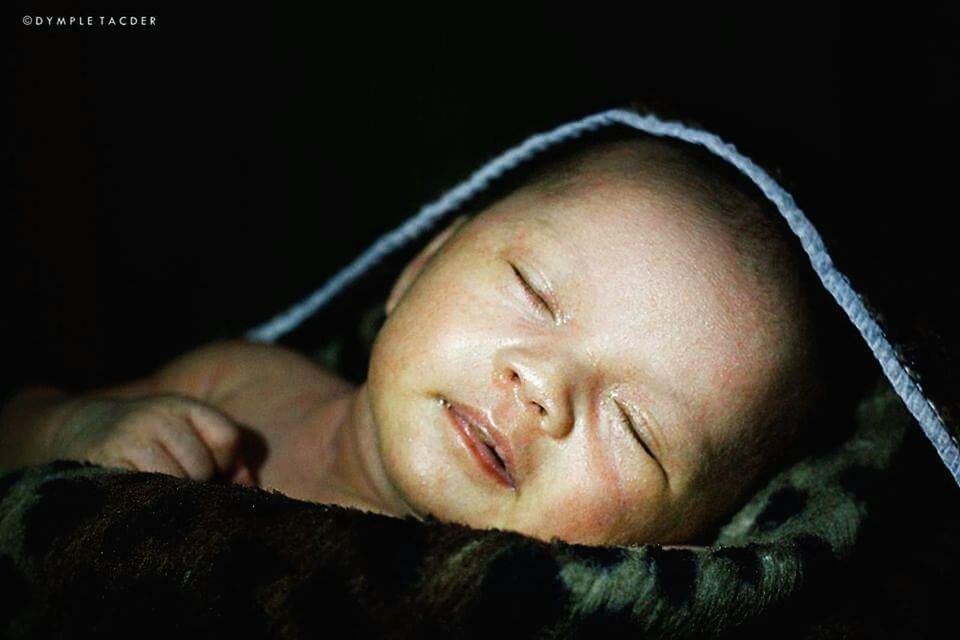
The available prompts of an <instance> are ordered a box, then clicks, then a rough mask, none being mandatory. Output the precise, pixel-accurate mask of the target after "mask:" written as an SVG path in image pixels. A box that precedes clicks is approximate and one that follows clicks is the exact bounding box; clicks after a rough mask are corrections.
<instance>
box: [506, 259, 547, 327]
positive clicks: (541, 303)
mask: <svg viewBox="0 0 960 640" xmlns="http://www.w3.org/2000/svg"><path fill="white" fill-rule="evenodd" d="M510 268H511V269H513V273H514V274H516V276H517V279H518V280H519V281H520V284H522V285H523V288H524V289H525V290H526V291H527V293H528V294H529V295H530V296H531V297H532V298H533V299H534V301H535V302H536V304H537V305H538V306H540V307H542V308H543V309H545V310H546V311H547V312H548V313H550V314H551V315H552V314H553V310H552V309H551V308H550V305H549V304H547V301H546V300H544V299H543V296H541V295H540V294H539V293H537V291H536V289H534V288H533V287H532V286H531V285H530V281H529V280H527V279H526V278H525V277H524V275H523V274H522V273H521V272H520V270H519V269H517V267H516V265H514V264H513V263H512V262H511V263H510Z"/></svg>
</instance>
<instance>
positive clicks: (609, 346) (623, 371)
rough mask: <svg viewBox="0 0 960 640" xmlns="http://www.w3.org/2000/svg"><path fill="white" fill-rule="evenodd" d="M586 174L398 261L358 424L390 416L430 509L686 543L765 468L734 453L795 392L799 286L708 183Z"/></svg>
mask: <svg viewBox="0 0 960 640" xmlns="http://www.w3.org/2000/svg"><path fill="white" fill-rule="evenodd" d="M589 180H590V184H589V185H588V186H589V188H586V189H583V190H582V191H581V193H580V194H579V195H577V196H576V197H571V198H567V199H564V200H557V199H546V198H544V197H543V196H542V195H539V194H536V193H533V192H528V191H524V190H521V191H518V192H515V193H513V194H512V195H511V196H509V197H507V198H506V199H504V200H501V201H500V202H497V203H496V204H495V205H493V206H492V207H491V208H489V209H488V210H486V211H484V212H482V214H480V215H478V216H477V217H475V218H473V219H471V220H469V221H466V220H463V219H461V220H458V221H456V222H455V223H454V224H453V225H452V226H451V227H450V228H448V229H447V230H446V231H445V233H444V234H441V235H440V236H438V237H437V238H436V239H435V240H434V242H433V243H431V245H430V246H428V247H427V248H426V249H425V250H424V251H423V253H421V255H420V256H418V258H417V259H416V260H414V261H413V262H412V263H411V264H410V265H409V266H408V267H407V269H406V270H405V272H404V273H403V274H402V276H401V277H400V278H399V280H398V282H397V285H396V287H395V289H394V291H393V294H392V295H391V297H390V300H389V302H388V318H387V321H386V324H385V325H384V327H383V328H382V330H381V333H380V334H379V336H378V338H377V341H376V343H375V345H374V351H373V355H372V358H371V361H370V369H369V378H368V380H367V383H366V384H365V385H363V386H362V387H361V388H360V390H359V396H358V402H357V405H356V412H355V419H356V420H357V421H359V423H360V424H359V425H355V426H358V427H359V428H360V429H361V431H367V432H373V433H376V434H377V441H376V443H375V444H376V446H377V453H378V457H379V458H380V460H381V462H382V472H383V474H384V475H385V477H386V478H387V479H388V481H389V484H390V486H391V491H393V492H395V495H396V496H399V497H400V499H401V500H402V502H403V503H405V504H406V505H407V506H408V507H409V508H410V509H411V510H412V511H413V512H414V513H416V514H417V515H421V516H422V515H424V514H427V513H429V514H432V515H433V516H435V517H437V518H439V519H442V520H453V521H459V522H463V523H466V524H469V525H471V526H476V527H498V528H503V529H512V530H516V531H520V532H523V533H526V534H528V535H532V536H534V537H538V538H541V539H545V540H548V539H550V538H551V537H554V536H556V537H559V538H561V539H564V540H568V541H572V542H581V543H586V544H610V543H626V542H637V541H642V542H660V543H682V542H690V541H691V540H693V539H695V538H697V536H699V535H701V534H702V533H703V532H704V528H705V527H706V526H708V524H712V523H714V522H715V521H716V519H717V518H718V517H719V516H720V515H721V514H724V513H725V512H726V511H727V510H728V509H729V508H730V507H731V506H732V505H733V504H735V503H736V501H737V500H738V499H739V498H740V497H741V496H742V495H743V491H744V489H745V488H746V487H747V485H748V484H749V481H750V480H751V479H752V475H751V474H750V473H747V472H745V471H744V472H738V470H737V465H736V463H735V455H736V452H737V451H738V448H739V444H738V443H739V442H741V441H743V442H746V441H748V440H749V439H750V437H751V435H750V433H749V432H750V430H752V429H756V428H758V425H760V424H763V423H764V422H765V421H767V420H769V419H771V416H773V415H774V413H775V412H776V410H777V408H778V407H782V406H783V405H782V403H783V396H784V393H785V388H787V387H789V384H787V383H786V382H785V381H786V380H788V378H789V375H788V372H789V368H790V367H789V365H788V363H789V362H790V359H791V357H792V356H793V355H794V354H793V352H792V346H791V345H795V344H796V343H797V342H798V338H797V335H796V333H797V330H796V327H795V326H794V325H793V323H791V322H788V321H785V320H784V319H783V318H782V317H780V316H782V315H783V311H782V310H783V309H785V308H790V307H789V300H787V299H786V298H782V299H778V296H777V294H776V290H775V289H771V288H770V287H761V285H760V284H758V282H757V280H756V278H755V277H754V276H752V275H751V274H750V273H748V272H747V270H745V269H744V268H743V267H742V265H741V264H740V262H739V259H738V256H737V252H736V250H735V249H734V247H733V244H732V240H731V238H730V237H729V234H727V233H725V232H724V231H723V230H722V229H721V228H719V227H718V226H717V225H711V224H705V223H704V222H703V219H702V216H700V215H698V214H697V213H696V212H695V211H694V210H693V208H694V207H696V206H697V205H696V204H695V203H693V202H690V201H687V200H685V199H683V198H680V197H677V196H676V195H675V194H674V195H670V192H669V191H668V190H658V189H656V188H653V186H652V185H651V186H650V187H649V188H647V187H644V186H643V185H642V184H626V183H625V182H624V181H622V180H617V179H615V178H613V177H611V176H609V175H604V174H603V172H596V173H593V174H591V176H590V178H589ZM515 268H516V270H518V271H520V272H521V273H522V274H523V275H524V276H525V278H526V279H527V280H528V282H529V285H530V288H531V289H532V291H530V290H528V288H527V287H526V286H525V285H524V284H523V283H522V282H521V280H520V278H518V276H517V274H516V272H515ZM541 299H542V301H541ZM441 399H444V400H448V401H452V402H454V403H459V404H461V405H467V406H469V407H473V408H474V409H475V410H477V411H478V412H480V413H481V414H483V415H484V416H485V417H486V418H487V420H489V421H490V422H491V423H492V424H493V425H495V427H496V428H497V429H499V430H500V431H501V432H502V434H503V435H504V436H505V438H506V439H507V440H508V441H509V446H510V448H511V450H512V453H513V458H514V460H513V463H514V468H513V474H514V479H515V487H509V486H504V485H503V484H499V483H497V482H496V481H495V480H494V479H493V478H491V477H490V476H489V475H487V474H485V473H484V472H483V471H482V470H481V468H480V465H479V464H478V463H477V461H476V460H475V459H474V458H473V457H471V456H470V454H469V453H468V452H467V450H466V448H465V447H464V446H463V445H462V444H461V442H460V440H459V439H458V437H457V434H456V431H455V429H454V428H453V426H452V423H451V421H450V419H449V417H448V415H447V411H446V409H445V408H444V406H443V404H442V403H441ZM624 413H626V414H627V415H629V417H630V419H631V420H632V421H633V423H634V424H635V425H636V427H637V431H638V433H639V436H640V438H642V439H643V440H644V441H645V442H646V444H647V446H648V448H649V449H650V451H651V452H652V454H653V455H651V454H650V453H647V451H646V450H645V448H644V447H643V446H641V444H640V443H639V442H638V440H637V439H635V438H634V437H633V436H632V435H631V431H630V429H629V427H628V426H627V425H626V423H625V422H624ZM364 424H365V425H366V426H363V425H364ZM732 461H733V462H732ZM394 503H396V499H394Z"/></svg>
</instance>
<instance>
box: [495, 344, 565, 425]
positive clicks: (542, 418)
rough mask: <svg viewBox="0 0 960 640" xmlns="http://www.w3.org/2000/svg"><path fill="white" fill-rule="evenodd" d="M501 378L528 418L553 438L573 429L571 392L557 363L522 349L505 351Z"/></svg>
mask: <svg viewBox="0 0 960 640" xmlns="http://www.w3.org/2000/svg"><path fill="white" fill-rule="evenodd" d="M500 370H501V375H502V376H503V377H504V379H505V380H506V381H507V383H508V384H509V385H510V389H511V391H512V392H513V394H514V396H515V397H516V399H517V401H518V403H520V404H521V405H522V407H523V410H524V413H523V415H524V417H525V418H527V419H530V420H531V421H533V422H534V423H536V424H538V425H539V427H540V428H541V429H542V430H543V431H544V432H545V433H547V434H548V435H550V436H551V437H553V438H563V437H564V436H566V435H567V433H569V432H570V430H571V429H572V428H573V422H574V412H573V407H572V405H571V400H572V393H571V390H570V388H569V385H568V384H567V382H566V380H567V375H566V373H565V372H564V371H563V370H562V368H561V365H560V364H559V363H558V362H557V361H556V360H551V359H548V358H546V357H536V356H534V355H533V354H531V353H529V352H524V351H521V350H510V351H505V352H504V353H503V356H502V360H501V367H500Z"/></svg>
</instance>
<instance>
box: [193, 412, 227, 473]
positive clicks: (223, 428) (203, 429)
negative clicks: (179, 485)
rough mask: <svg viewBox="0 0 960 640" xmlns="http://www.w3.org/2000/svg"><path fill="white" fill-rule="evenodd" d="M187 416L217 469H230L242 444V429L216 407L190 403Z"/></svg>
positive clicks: (221, 470)
mask: <svg viewBox="0 0 960 640" xmlns="http://www.w3.org/2000/svg"><path fill="white" fill-rule="evenodd" d="M186 417H187V420H189V421H190V424H191V426H193V428H194V430H196V432H197V435H199V436H200V439H201V440H202V441H203V443H204V445H206V447H207V449H208V450H209V451H210V454H211V455H212V456H213V461H214V464H216V466H217V470H218V471H219V472H221V473H226V472H227V471H229V470H230V468H231V467H232V466H233V461H234V458H235V457H236V455H237V447H238V445H239V444H240V429H239V428H237V426H236V425H235V424H233V421H232V420H230V419H229V418H228V417H226V416H225V415H223V414H222V413H220V412H219V411H217V410H216V409H214V408H212V407H207V406H205V405H202V404H192V405H190V407H189V409H188V410H187V414H186Z"/></svg>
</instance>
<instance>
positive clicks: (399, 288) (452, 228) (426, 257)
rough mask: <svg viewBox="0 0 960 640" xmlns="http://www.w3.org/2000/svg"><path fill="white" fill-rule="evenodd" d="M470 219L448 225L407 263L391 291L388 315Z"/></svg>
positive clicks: (459, 218)
mask: <svg viewBox="0 0 960 640" xmlns="http://www.w3.org/2000/svg"><path fill="white" fill-rule="evenodd" d="M468 219H469V218H468V217H467V216H465V215H463V216H459V217H458V218H456V219H455V220H454V221H453V222H451V223H450V224H449V225H447V227H446V228H445V229H444V230H443V231H441V232H440V233H438V234H437V235H436V236H434V237H433V239H432V240H430V243H429V244H427V246H425V247H424V248H423V249H421V250H420V253H418V254H417V255H416V257H415V258H414V259H413V260H411V261H410V262H408V263H407V266H405V267H404V268H403V271H402V272H401V273H400V277H398V278H397V281H396V282H394V283H393V288H392V289H391V290H390V296H389V297H388V298H387V305H386V308H387V315H390V313H391V312H392V311H393V309H394V307H396V306H397V303H398V302H400V299H401V298H402V297H403V294H405V293H406V292H407V289H409V288H410V286H411V285H412V284H413V283H414V282H415V281H416V279H417V276H419V275H420V272H421V271H423V268H424V267H425V266H426V265H427V262H429V261H430V258H432V257H433V255H434V254H435V253H437V251H439V250H440V247H442V246H443V245H444V244H445V243H446V241H447V240H449V239H450V237H451V236H452V235H453V234H454V232H456V230H457V229H459V228H460V227H461V226H463V224H464V223H465V222H466V221H467V220H468Z"/></svg>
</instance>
